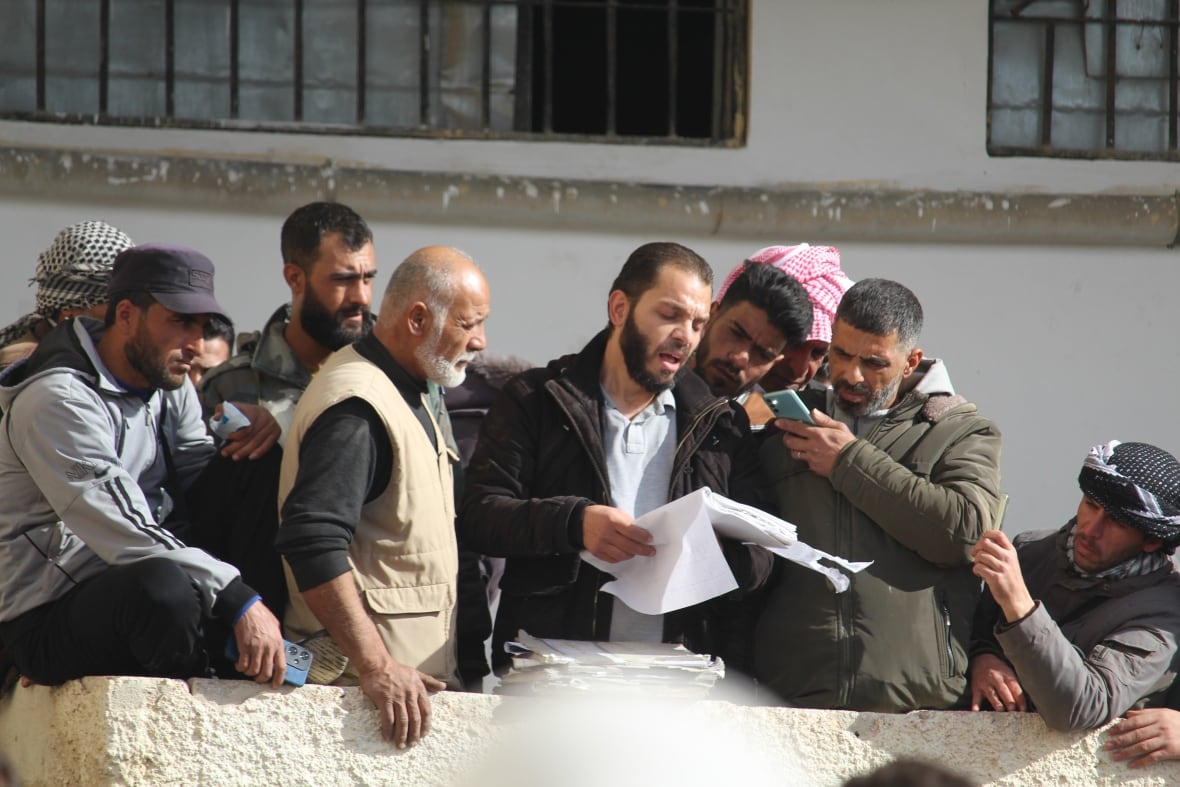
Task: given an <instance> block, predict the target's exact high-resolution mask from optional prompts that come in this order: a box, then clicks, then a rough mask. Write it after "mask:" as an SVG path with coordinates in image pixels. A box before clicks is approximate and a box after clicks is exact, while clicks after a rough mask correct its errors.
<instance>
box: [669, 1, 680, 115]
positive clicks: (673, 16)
mask: <svg viewBox="0 0 1180 787" xmlns="http://www.w3.org/2000/svg"><path fill="white" fill-rule="evenodd" d="M679 36H680V8H679V0H668V136H669V137H674V136H676V127H677V124H676V113H677V111H678V109H677V106H676V98H677V96H676V91H677V89H678V85H677V79H676V77H677V75H678V74H679V68H678V66H679V65H680V63H679V58H680V49H679V45H680V39H679Z"/></svg>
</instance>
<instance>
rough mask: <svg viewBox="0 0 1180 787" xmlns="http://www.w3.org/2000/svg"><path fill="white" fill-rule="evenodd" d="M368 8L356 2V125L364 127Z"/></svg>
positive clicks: (357, 0)
mask: <svg viewBox="0 0 1180 787" xmlns="http://www.w3.org/2000/svg"><path fill="white" fill-rule="evenodd" d="M368 16H369V8H368V5H367V3H366V2H365V0H356V124H357V125H358V126H363V125H365V93H366V92H367V76H368V74H367V64H368V54H367V53H366V51H365V48H366V46H367V45H368V40H369V39H368V35H369V32H368V30H369V25H368V22H369V19H368Z"/></svg>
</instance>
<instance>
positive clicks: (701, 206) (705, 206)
mask: <svg viewBox="0 0 1180 787" xmlns="http://www.w3.org/2000/svg"><path fill="white" fill-rule="evenodd" d="M697 209H698V210H700V212H701V213H702V214H703V215H705V216H708V215H709V203H708V202H705V201H704V200H701V201H700V202H698V203H697Z"/></svg>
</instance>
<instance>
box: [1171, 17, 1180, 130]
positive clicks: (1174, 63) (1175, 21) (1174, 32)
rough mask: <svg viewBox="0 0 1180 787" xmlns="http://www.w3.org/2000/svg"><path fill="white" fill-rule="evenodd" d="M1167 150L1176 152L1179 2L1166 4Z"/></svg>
mask: <svg viewBox="0 0 1180 787" xmlns="http://www.w3.org/2000/svg"><path fill="white" fill-rule="evenodd" d="M1168 23H1169V25H1171V27H1170V29H1169V30H1168V150H1170V151H1172V152H1173V153H1175V152H1176V125H1177V115H1178V114H1180V112H1178V111H1177V102H1178V101H1180V97H1178V96H1177V95H1176V92H1177V90H1178V89H1180V84H1178V82H1180V80H1178V77H1180V74H1178V73H1177V72H1178V71H1180V62H1178V61H1180V0H1172V2H1170V3H1168Z"/></svg>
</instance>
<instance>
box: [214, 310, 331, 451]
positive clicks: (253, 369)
mask: <svg viewBox="0 0 1180 787" xmlns="http://www.w3.org/2000/svg"><path fill="white" fill-rule="evenodd" d="M290 319H291V306H290V304H284V305H283V306H280V307H279V308H278V310H277V311H275V313H274V314H273V315H271V317H270V319H269V320H267V321H266V326H265V327H264V328H263V329H262V331H261V333H260V334H259V336H258V341H257V342H256V343H255V344H254V345H253V347H249V348H246V349H245V350H244V351H243V352H239V353H238V354H237V355H235V356H234V357H233V358H230V359H229V360H228V361H226V362H225V363H223V364H221V365H220V366H218V367H217V368H215V369H212V370H210V371H209V372H208V373H206V374H205V376H204V377H203V378H202V379H201V385H200V388H199V393H200V397H201V409H202V410H203V411H204V413H205V418H206V420H208V418H209V416H210V415H212V414H213V408H215V407H217V405H218V404H220V403H221V402H235V403H237V402H245V403H246V404H257V405H261V406H262V407H265V408H266V409H267V411H269V412H270V414H271V415H273V416H274V419H275V420H276V421H278V423H279V426H280V427H282V430H283V435H282V437H280V438H279V442H280V443H283V442H285V440H286V437H287V427H289V426H290V425H291V417H292V416H293V415H294V414H295V405H296V404H298V402H299V397H300V396H302V395H303V391H304V390H305V389H306V388H307V385H308V383H310V382H311V372H310V371H309V370H308V369H307V367H305V366H304V365H303V364H302V363H300V361H299V359H298V358H297V357H295V351H294V350H292V349H291V345H289V344H287V340H286V339H284V338H283V330H284V329H285V328H286V327H287V323H288V322H289V321H290Z"/></svg>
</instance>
